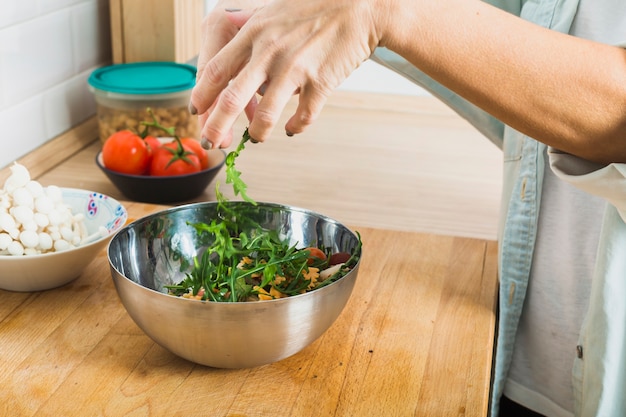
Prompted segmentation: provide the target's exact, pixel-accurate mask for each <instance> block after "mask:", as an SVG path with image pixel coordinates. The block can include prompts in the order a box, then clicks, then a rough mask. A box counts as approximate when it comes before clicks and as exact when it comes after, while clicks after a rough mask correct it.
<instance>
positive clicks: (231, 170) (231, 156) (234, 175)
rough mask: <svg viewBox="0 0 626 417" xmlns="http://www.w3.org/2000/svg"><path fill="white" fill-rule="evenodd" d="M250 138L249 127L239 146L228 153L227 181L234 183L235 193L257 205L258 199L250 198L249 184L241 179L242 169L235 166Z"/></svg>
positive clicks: (226, 163)
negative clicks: (239, 169) (248, 192)
mask: <svg viewBox="0 0 626 417" xmlns="http://www.w3.org/2000/svg"><path fill="white" fill-rule="evenodd" d="M249 140H250V134H249V133H248V128H246V130H245V131H244V132H243V136H242V137H241V141H240V142H239V145H238V146H237V149H235V150H234V151H231V152H229V153H228V155H226V162H225V165H226V183H227V184H232V185H233V191H234V192H235V195H239V194H241V198H243V199H244V200H245V201H247V202H248V203H251V204H254V205H255V206H256V201H254V200H253V199H252V198H250V197H249V196H248V194H247V191H248V186H247V185H246V183H245V182H244V181H243V180H242V179H241V171H238V170H237V169H236V168H235V159H237V157H238V156H239V154H240V153H241V151H243V150H244V149H245V147H246V146H245V144H246V142H247V141H249Z"/></svg>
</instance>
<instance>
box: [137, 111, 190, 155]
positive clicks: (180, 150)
mask: <svg viewBox="0 0 626 417" xmlns="http://www.w3.org/2000/svg"><path fill="white" fill-rule="evenodd" d="M146 111H147V112H148V114H150V117H152V121H151V122H146V121H143V122H141V125H142V126H145V128H144V130H143V131H142V132H141V134H140V136H141V138H142V139H143V138H145V137H146V136H148V130H149V129H150V128H151V127H154V128H156V129H159V130H162V131H164V132H165V133H167V134H168V135H169V136H171V137H173V138H174V141H176V149H171V148H167V150H168V151H169V152H170V153H171V154H172V159H171V160H170V161H169V162H168V163H167V165H166V167H169V166H170V165H171V164H173V163H174V162H176V161H178V160H179V159H180V160H183V161H185V163H187V164H189V165H193V162H192V161H191V160H190V159H189V158H187V155H193V154H194V153H193V152H190V151H186V150H185V148H184V147H183V142H182V141H181V140H180V137H179V136H178V135H177V134H176V127H175V126H171V127H165V126H163V125H162V124H161V123H159V121H158V120H157V118H156V116H155V115H154V112H153V111H152V109H151V108H150V107H148V108H147V109H146Z"/></svg>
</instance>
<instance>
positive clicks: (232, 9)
mask: <svg viewBox="0 0 626 417" xmlns="http://www.w3.org/2000/svg"><path fill="white" fill-rule="evenodd" d="M224 11H225V12H228V13H232V12H240V11H241V9H234V8H230V7H227V8H225V9H224Z"/></svg>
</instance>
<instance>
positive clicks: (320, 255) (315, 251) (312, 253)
mask: <svg viewBox="0 0 626 417" xmlns="http://www.w3.org/2000/svg"><path fill="white" fill-rule="evenodd" d="M304 250H308V251H309V260H308V262H307V263H308V264H309V265H310V264H312V263H313V262H314V261H315V259H314V258H317V259H319V260H322V261H325V260H326V254H325V253H324V252H323V251H322V250H321V249H319V248H315V247H309V248H305V249H304Z"/></svg>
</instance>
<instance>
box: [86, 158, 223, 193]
mask: <svg viewBox="0 0 626 417" xmlns="http://www.w3.org/2000/svg"><path fill="white" fill-rule="evenodd" d="M207 152H208V153H209V167H208V168H207V169H205V170H203V171H199V172H194V173H193V174H187V175H176V176H168V177H156V176H150V175H129V174H123V173H120V172H115V171H111V170H110V169H108V168H106V167H105V166H104V163H103V162H102V152H98V155H96V165H98V167H99V168H100V169H101V170H102V172H104V173H105V175H106V176H107V177H108V178H109V180H111V182H112V183H113V184H114V185H115V186H116V187H117V188H118V189H119V190H120V192H121V193H122V194H124V196H126V198H128V199H130V200H133V201H140V202H143V203H154V204H167V203H177V202H182V201H186V200H191V199H193V198H195V197H198V196H199V195H200V194H202V193H203V192H204V190H205V189H206V188H207V187H208V185H209V183H210V182H211V181H212V180H213V179H214V178H215V176H216V175H217V173H218V172H219V170H220V169H221V168H222V166H223V165H224V162H225V161H226V153H225V152H224V151H223V150H221V149H214V150H211V151H207Z"/></svg>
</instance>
